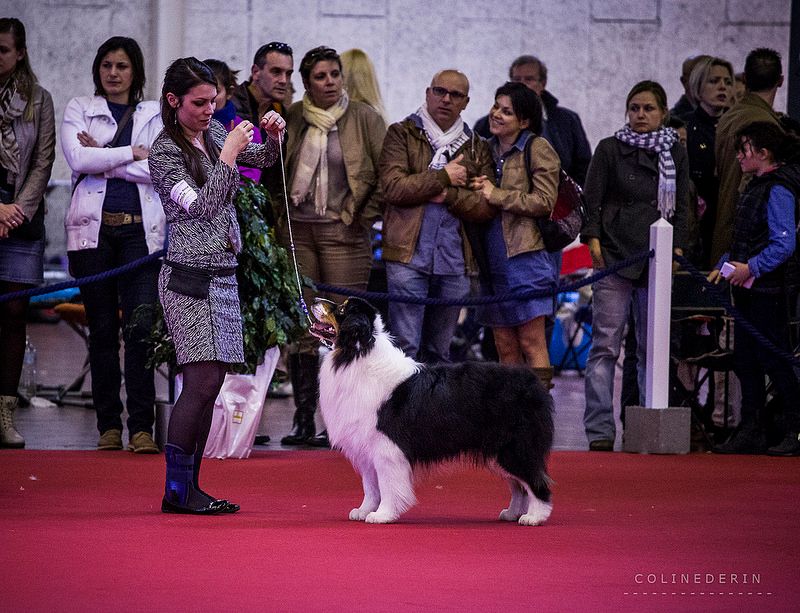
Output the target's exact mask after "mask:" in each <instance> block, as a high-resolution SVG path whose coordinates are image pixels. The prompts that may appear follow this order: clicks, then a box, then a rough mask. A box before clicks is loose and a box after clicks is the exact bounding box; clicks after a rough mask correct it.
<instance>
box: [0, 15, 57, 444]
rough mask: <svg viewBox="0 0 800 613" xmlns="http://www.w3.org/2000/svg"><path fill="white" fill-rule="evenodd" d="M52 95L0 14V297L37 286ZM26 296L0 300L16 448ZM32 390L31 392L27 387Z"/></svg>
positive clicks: (4, 388) (0, 394)
mask: <svg viewBox="0 0 800 613" xmlns="http://www.w3.org/2000/svg"><path fill="white" fill-rule="evenodd" d="M55 144H56V136H55V120H54V117H53V100H52V99H51V97H50V94H49V93H48V92H47V90H45V89H43V88H41V87H39V85H38V84H37V83H36V75H35V74H34V73H33V70H32V69H31V64H30V62H29V61H28V49H27V45H26V42H25V26H24V25H23V24H22V22H21V21H20V20H19V19H15V18H13V17H4V18H2V19H0V296H2V295H3V294H7V293H10V292H15V291H19V290H24V289H27V288H30V287H32V286H34V285H40V284H41V283H42V274H43V269H44V245H45V238H44V191H45V188H46V187H47V181H48V180H49V179H50V171H51V169H52V168H53V159H54V158H55ZM27 310H28V298H17V299H15V300H6V301H3V302H0V447H24V446H25V440H24V439H23V438H22V436H21V435H20V434H19V432H17V431H16V429H15V428H14V423H13V421H12V415H13V412H14V410H15V409H16V407H17V386H18V385H19V379H20V373H21V372H22V359H23V356H24V354H25V336H26V334H25V325H26V324H25V314H26V312H27ZM34 391H35V390H31V392H34Z"/></svg>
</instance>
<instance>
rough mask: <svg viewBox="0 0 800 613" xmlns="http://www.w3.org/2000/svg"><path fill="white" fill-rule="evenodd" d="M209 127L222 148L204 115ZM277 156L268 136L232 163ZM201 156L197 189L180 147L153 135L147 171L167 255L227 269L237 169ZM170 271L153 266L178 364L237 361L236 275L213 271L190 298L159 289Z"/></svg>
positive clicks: (234, 240)
mask: <svg viewBox="0 0 800 613" xmlns="http://www.w3.org/2000/svg"><path fill="white" fill-rule="evenodd" d="M209 130H211V136H212V137H213V139H214V141H215V142H216V143H217V145H218V146H219V148H220V149H222V146H223V143H224V142H225V138H226V137H227V135H228V133H227V132H226V130H225V128H224V127H223V126H222V124H220V123H219V122H217V121H214V120H212V121H211V126H210V128H209ZM277 157H278V147H277V143H276V142H275V141H273V140H272V139H270V138H268V139H267V142H266V143H264V144H263V145H259V144H252V143H251V144H250V145H248V146H247V148H246V149H245V150H244V151H242V153H240V154H239V155H238V156H237V158H236V162H237V164H244V165H247V166H254V167H257V168H263V167H265V166H271V165H272V164H274V163H275V161H276V159H277ZM202 159H203V167H204V169H205V172H206V176H207V177H208V180H207V181H206V184H205V185H203V187H198V186H197V183H195V181H194V179H193V178H192V176H191V175H190V174H189V171H188V169H187V167H186V163H185V161H184V158H183V154H182V153H181V150H180V148H179V147H178V145H177V144H176V143H175V142H174V141H173V140H172V139H171V138H170V137H169V136H168V135H167V133H166V132H161V134H159V135H158V137H157V138H156V140H155V142H154V143H153V146H152V148H151V149H150V154H149V156H148V162H149V166H150V176H151V178H152V180H153V186H154V187H155V189H156V191H157V192H158V194H159V196H160V197H161V203H162V204H163V206H164V213H165V214H166V217H167V223H168V237H169V243H168V247H167V259H168V260H170V261H172V262H177V263H178V264H184V265H186V266H192V267H197V268H206V269H220V268H234V267H235V266H236V254H237V253H238V252H239V251H240V248H241V235H240V233H239V223H238V222H237V220H236V209H235V206H234V204H233V199H234V196H235V195H236V192H237V190H238V188H239V171H238V169H236V168H232V167H230V166H228V165H227V164H225V163H224V162H223V161H221V160H218V161H217V163H216V164H213V165H212V163H211V161H210V160H209V159H208V158H207V157H206V156H202ZM182 205H183V206H182ZM184 206H186V207H187V208H184ZM171 272H172V269H171V268H170V267H169V266H162V267H161V274H160V276H159V279H158V290H159V296H160V298H161V305H162V307H163V309H164V318H165V320H166V322H167V327H168V329H169V331H170V334H171V335H172V340H173V342H174V344H175V351H176V353H177V357H178V364H179V365H181V364H186V363H188V362H202V361H219V362H227V363H232V364H234V363H239V362H243V361H244V349H243V343H242V316H241V309H240V307H239V294H238V289H237V285H236V276H235V275H231V276H227V277H213V278H212V280H211V287H210V289H209V294H208V298H205V299H197V298H192V297H189V296H184V295H183V294H178V293H176V292H173V291H172V290H169V289H167V284H168V283H169V278H170V274H171Z"/></svg>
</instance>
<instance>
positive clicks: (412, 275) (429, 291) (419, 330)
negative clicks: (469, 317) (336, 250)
mask: <svg viewBox="0 0 800 613" xmlns="http://www.w3.org/2000/svg"><path fill="white" fill-rule="evenodd" d="M386 280H387V283H388V286H389V292H390V293H396V294H406V295H408V296H416V297H421V298H442V299H448V300H456V301H458V300H462V299H464V298H466V297H467V296H468V295H469V287H470V283H469V278H468V277H467V276H466V275H465V274H463V275H435V274H429V273H425V272H421V271H419V270H416V269H414V268H411V267H409V266H406V265H405V264H399V263H397V262H386ZM460 312H461V307H460V306H425V305H422V304H408V303H405V302H395V301H391V302H389V327H390V329H391V332H392V335H393V336H394V337H395V340H396V341H397V344H398V345H399V346H400V348H401V349H402V350H403V351H404V352H405V354H406V355H408V356H410V357H412V358H414V359H418V360H420V361H422V362H449V361H450V343H451V341H452V340H453V334H454V333H455V330H456V325H457V324H458V315H459V313H460Z"/></svg>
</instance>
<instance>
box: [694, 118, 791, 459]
mask: <svg viewBox="0 0 800 613" xmlns="http://www.w3.org/2000/svg"><path fill="white" fill-rule="evenodd" d="M737 140H738V143H739V153H738V155H737V159H738V160H739V164H740V166H741V168H742V172H743V173H745V174H750V175H752V178H751V180H750V182H749V183H748V184H747V187H746V188H745V190H744V192H742V194H741V196H740V197H739V203H738V205H737V207H736V217H735V221H734V230H733V242H732V243H731V248H730V251H729V253H727V254H726V255H725V256H723V257H722V259H721V260H720V262H719V264H718V266H717V270H714V271H712V272H711V273H710V274H709V280H711V281H714V282H718V281H719V279H720V277H725V278H726V279H727V280H728V282H729V283H730V284H731V285H732V286H733V289H732V293H733V299H734V303H735V305H736V308H737V309H738V310H739V311H740V312H741V314H742V315H743V316H744V317H745V319H746V320H747V321H749V322H750V323H751V324H753V325H754V326H755V328H756V329H757V330H758V331H759V332H760V333H761V334H762V335H764V336H765V337H767V338H768V339H769V340H770V341H772V343H773V344H775V345H776V346H778V347H779V348H781V349H784V350H786V351H787V352H791V350H792V347H791V342H790V338H791V335H790V334H789V318H790V313H791V314H794V313H795V311H796V308H797V295H798V286H799V285H800V283H799V282H800V278H798V277H800V275H798V265H797V263H798V254H797V253H795V251H796V242H797V238H796V235H797V224H798V205H797V202H798V200H797V199H798V197H800V163H798V162H800V144H798V140H797V139H796V138H794V137H793V136H790V135H787V134H786V133H785V132H784V131H783V130H782V129H781V128H780V126H778V125H777V124H773V123H768V122H754V123H752V124H750V125H748V126H746V127H745V128H743V129H742V130H741V131H740V132H739V133H738V135H737ZM734 334H735V335H734V364H735V371H736V374H737V376H738V377H739V380H740V382H741V385H742V421H741V424H740V425H739V428H738V429H737V430H736V432H735V433H734V434H733V436H732V437H731V438H730V439H729V440H727V441H726V442H725V443H722V444H721V445H716V446H715V447H714V448H713V451H714V452H716V453H764V452H766V453H767V454H768V455H775V456H797V455H800V440H798V433H800V409H799V408H798V403H799V402H800V384H798V378H797V375H796V373H795V370H794V368H793V367H792V364H791V363H790V362H789V361H788V360H787V359H785V358H782V357H781V356H779V355H777V354H776V353H775V352H774V351H771V350H769V349H768V348H766V347H764V346H763V345H762V344H761V343H759V342H758V341H757V340H756V339H755V338H753V337H752V336H751V335H750V334H749V333H748V332H747V331H746V330H744V327H743V326H741V325H739V326H737V327H736V329H735V333H734ZM765 374H766V375H769V378H770V380H771V381H772V384H773V386H774V389H775V391H776V392H777V394H778V396H779V398H780V401H781V404H782V409H783V410H782V415H781V423H780V427H781V428H782V430H783V433H784V434H783V439H782V440H781V441H780V442H779V443H778V444H776V445H774V446H772V447H768V443H767V438H766V431H765V415H764V412H765V403H766V389H765V382H764V376H765Z"/></svg>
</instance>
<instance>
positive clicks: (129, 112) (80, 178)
mask: <svg viewBox="0 0 800 613" xmlns="http://www.w3.org/2000/svg"><path fill="white" fill-rule="evenodd" d="M135 110H136V107H135V106H129V107H128V108H127V109H125V113H123V115H122V117H121V118H120V120H119V123H118V124H117V131H116V132H114V138H112V139H111V141H110V142H109V143H108V144H107V145H105V148H107V149H111V148H112V147H116V146H117V141H119V137H120V136H122V131H123V130H124V129H125V126H127V125H128V123H129V122H130V120H131V117H133V112H134V111H135ZM88 176H89V175H88V173H85V172H82V173H81V174H79V175H78V178H77V179H76V180H75V185H73V186H72V193H73V194H74V193H75V188H77V187H78V184H79V183H80V182H81V181H83V180H84V179H85V178H86V177H88Z"/></svg>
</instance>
